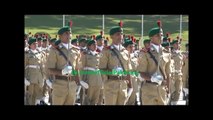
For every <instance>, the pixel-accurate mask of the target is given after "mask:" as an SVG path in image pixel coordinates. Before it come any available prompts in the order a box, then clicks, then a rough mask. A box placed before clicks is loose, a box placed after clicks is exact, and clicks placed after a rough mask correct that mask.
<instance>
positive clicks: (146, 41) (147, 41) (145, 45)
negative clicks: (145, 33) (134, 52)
mask: <svg viewBox="0 0 213 120" xmlns="http://www.w3.org/2000/svg"><path fill="white" fill-rule="evenodd" d="M143 45H144V47H145V48H146V49H148V48H149V47H150V39H145V40H144V41H143Z"/></svg>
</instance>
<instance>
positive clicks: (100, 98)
mask: <svg viewBox="0 0 213 120" xmlns="http://www.w3.org/2000/svg"><path fill="white" fill-rule="evenodd" d="M103 101H104V88H103V87H102V88H101V90H100V94H99V98H98V105H103Z"/></svg>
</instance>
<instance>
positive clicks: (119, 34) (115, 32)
mask: <svg viewBox="0 0 213 120" xmlns="http://www.w3.org/2000/svg"><path fill="white" fill-rule="evenodd" d="M109 34H110V37H111V39H112V43H113V44H121V42H122V40H123V28H121V27H120V26H115V27H112V28H111V29H110V31H109Z"/></svg>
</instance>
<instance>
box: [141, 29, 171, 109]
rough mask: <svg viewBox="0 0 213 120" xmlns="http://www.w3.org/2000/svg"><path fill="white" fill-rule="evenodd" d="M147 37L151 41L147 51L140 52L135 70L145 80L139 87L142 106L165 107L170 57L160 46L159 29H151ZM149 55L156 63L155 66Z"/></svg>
mask: <svg viewBox="0 0 213 120" xmlns="http://www.w3.org/2000/svg"><path fill="white" fill-rule="evenodd" d="M149 37H150V40H151V44H150V48H149V50H148V51H142V52H141V53H140V54H139V60H138V62H139V66H138V68H137V70H138V71H139V72H140V74H141V77H143V79H144V80H145V81H144V83H143V84H142V86H141V93H142V96H141V99H142V105H166V104H167V88H169V78H170V77H169V74H170V69H171V68H170V61H171V58H170V57H171V56H170V55H169V53H168V52H167V51H165V49H164V48H162V47H161V45H160V44H161V34H160V28H158V27H157V28H152V29H151V30H150V31H149ZM150 53H151V54H152V55H153V56H154V57H155V59H156V61H157V62H158V64H157V65H156V63H155V61H154V59H152V57H151V54H150ZM160 68H161V69H162V72H161V71H160ZM163 75H164V77H163ZM156 76H158V77H160V78H158V77H156Z"/></svg>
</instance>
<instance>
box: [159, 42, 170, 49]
mask: <svg viewBox="0 0 213 120" xmlns="http://www.w3.org/2000/svg"><path fill="white" fill-rule="evenodd" d="M161 45H162V46H163V47H164V48H166V49H167V50H169V42H163V43H162V44H161Z"/></svg>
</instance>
